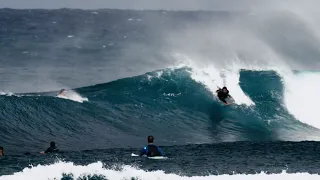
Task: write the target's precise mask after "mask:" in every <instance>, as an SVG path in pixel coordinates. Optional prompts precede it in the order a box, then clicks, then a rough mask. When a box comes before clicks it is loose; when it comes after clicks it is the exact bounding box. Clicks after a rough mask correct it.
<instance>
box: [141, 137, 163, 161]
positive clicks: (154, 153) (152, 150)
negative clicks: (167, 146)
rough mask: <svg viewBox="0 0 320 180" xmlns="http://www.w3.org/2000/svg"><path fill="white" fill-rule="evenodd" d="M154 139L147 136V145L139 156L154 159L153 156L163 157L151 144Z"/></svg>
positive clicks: (158, 149) (160, 151)
mask: <svg viewBox="0 0 320 180" xmlns="http://www.w3.org/2000/svg"><path fill="white" fill-rule="evenodd" d="M153 141H154V137H153V136H148V145H147V146H145V147H144V148H143V149H142V150H141V153H140V156H144V155H146V156H148V157H155V156H164V154H163V152H162V150H161V149H160V148H158V147H157V146H156V145H154V144H153Z"/></svg>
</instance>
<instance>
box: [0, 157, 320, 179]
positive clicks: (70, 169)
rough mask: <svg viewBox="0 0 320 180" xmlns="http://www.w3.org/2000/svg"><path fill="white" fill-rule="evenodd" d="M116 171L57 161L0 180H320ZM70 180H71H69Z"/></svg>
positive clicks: (100, 165)
mask: <svg viewBox="0 0 320 180" xmlns="http://www.w3.org/2000/svg"><path fill="white" fill-rule="evenodd" d="M114 169H115V168H110V169H108V168H105V167H104V165H103V163H102V162H100V161H98V162H96V163H92V164H89V165H86V166H82V165H75V164H74V163H72V162H57V163H55V164H51V165H37V166H34V167H30V168H25V169H24V170H23V171H22V172H17V173H14V174H13V175H4V176H1V177H0V180H16V179H25V180H28V179H30V180H31V179H32V180H37V179H39V180H42V179H62V178H65V177H69V178H71V179H91V178H92V179H109V180H113V179H128V180H129V179H130V180H131V179H139V180H144V179H146V180H153V179H157V180H159V179H172V180H184V179H190V180H192V179H197V180H207V179H217V180H220V179H221V180H222V179H223V180H242V179H243V180H256V179H259V180H268V179H271V178H272V179H274V180H280V179H293V180H295V179H297V180H298V179H309V180H315V179H319V178H320V175H318V174H309V173H294V174H289V173H286V172H285V171H283V172H282V173H280V174H266V173H264V172H262V173H259V174H233V175H228V174H225V175H207V176H191V177H188V176H182V175H178V174H167V173H165V172H164V171H162V170H157V171H144V170H141V169H138V168H135V167H132V166H129V165H124V166H122V168H120V169H118V170H114ZM69 178H68V179H69Z"/></svg>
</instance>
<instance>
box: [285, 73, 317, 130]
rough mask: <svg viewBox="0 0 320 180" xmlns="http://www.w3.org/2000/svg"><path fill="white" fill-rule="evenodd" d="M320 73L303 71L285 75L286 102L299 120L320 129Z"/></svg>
mask: <svg viewBox="0 0 320 180" xmlns="http://www.w3.org/2000/svg"><path fill="white" fill-rule="evenodd" d="M319 79H320V73H319V72H303V73H299V74H292V75H290V76H286V77H284V80H285V93H284V97H285V98H284V103H285V105H286V107H287V109H288V110H289V112H290V113H291V114H292V115H294V116H295V117H296V118H297V119H298V120H299V121H301V122H303V123H306V124H308V125H311V126H313V127H316V128H318V129H320V121H319V119H318V117H319V108H318V107H319V104H318V102H320V94H319V93H318V92H320V81H319Z"/></svg>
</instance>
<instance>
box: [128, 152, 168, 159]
mask: <svg viewBox="0 0 320 180" xmlns="http://www.w3.org/2000/svg"><path fill="white" fill-rule="evenodd" d="M131 156H132V157H138V156H139V155H137V154H134V153H131ZM142 157H146V158H148V159H156V160H158V159H168V158H167V157H164V156H155V157H147V156H142Z"/></svg>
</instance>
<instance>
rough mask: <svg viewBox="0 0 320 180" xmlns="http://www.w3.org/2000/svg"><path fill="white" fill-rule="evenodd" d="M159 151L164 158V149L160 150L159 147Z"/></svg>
mask: <svg viewBox="0 0 320 180" xmlns="http://www.w3.org/2000/svg"><path fill="white" fill-rule="evenodd" d="M158 151H159V152H160V154H161V156H164V153H163V151H162V149H160V148H159V147H158Z"/></svg>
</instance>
